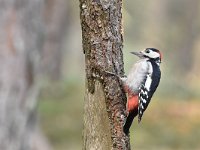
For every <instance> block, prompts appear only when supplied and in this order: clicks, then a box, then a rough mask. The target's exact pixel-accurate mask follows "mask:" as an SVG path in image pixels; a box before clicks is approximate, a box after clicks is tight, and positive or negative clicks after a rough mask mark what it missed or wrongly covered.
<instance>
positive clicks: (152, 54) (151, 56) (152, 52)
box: [146, 51, 160, 58]
mask: <svg viewBox="0 0 200 150" xmlns="http://www.w3.org/2000/svg"><path fill="white" fill-rule="evenodd" d="M146 55H147V56H149V57H150V58H158V57H160V54H159V53H157V52H154V51H150V53H148V54H146Z"/></svg>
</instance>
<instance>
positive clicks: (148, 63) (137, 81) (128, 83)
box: [107, 48, 162, 134]
mask: <svg viewBox="0 0 200 150" xmlns="http://www.w3.org/2000/svg"><path fill="white" fill-rule="evenodd" d="M131 53H132V54H134V55H136V56H138V57H139V58H140V60H139V61H137V62H136V63H135V64H134V65H133V67H132V68H131V70H130V72H129V74H128V76H127V77H126V76H124V77H119V76H118V75H116V76H118V77H119V78H120V79H121V81H122V83H123V86H124V90H125V91H126V92H127V93H128V100H127V114H128V116H127V119H126V122H125V124H124V133H125V134H128V133H129V128H130V127H131V124H132V122H133V119H134V118H135V117H136V116H137V115H138V122H140V121H141V119H142V116H143V114H144V111H145V110H146V109H147V107H148V105H149V103H150V100H151V98H152V96H153V94H154V92H155V91H156V89H157V87H158V85H159V82H160V77H161V72H160V63H161V59H162V55H161V52H160V51H159V50H157V49H155V48H146V49H145V50H143V51H140V52H131ZM107 73H108V74H111V75H115V74H114V73H110V72H107Z"/></svg>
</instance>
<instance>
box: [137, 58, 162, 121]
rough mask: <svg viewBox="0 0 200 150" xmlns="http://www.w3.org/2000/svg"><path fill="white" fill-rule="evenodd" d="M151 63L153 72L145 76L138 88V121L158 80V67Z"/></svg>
mask: <svg viewBox="0 0 200 150" xmlns="http://www.w3.org/2000/svg"><path fill="white" fill-rule="evenodd" d="M151 64H152V67H153V73H152V74H148V75H147V76H146V78H145V81H144V83H143V84H142V85H141V87H140V90H139V105H138V122H140V121H141V119H142V116H143V113H144V111H145V110H146V109H147V106H148V105H149V103H150V101H151V98H152V96H153V94H154V92H155V91H156V89H157V87H158V85H159V82H160V77H161V73H160V68H159V66H158V65H157V64H155V63H153V62H151Z"/></svg>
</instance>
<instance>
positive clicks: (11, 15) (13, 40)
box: [0, 0, 48, 150]
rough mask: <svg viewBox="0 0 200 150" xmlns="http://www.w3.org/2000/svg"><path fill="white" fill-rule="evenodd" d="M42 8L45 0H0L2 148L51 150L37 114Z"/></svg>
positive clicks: (0, 113) (0, 114)
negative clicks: (43, 135)
mask: <svg viewBox="0 0 200 150" xmlns="http://www.w3.org/2000/svg"><path fill="white" fill-rule="evenodd" d="M42 7H43V1H42V0H14V1H13V0H0V14H1V15H0V43H1V44H0V70H1V73H0V149H1V150H46V149H48V148H47V147H48V146H47V145H46V143H45V142H44V139H43V138H42V136H41V133H40V132H39V129H38V127H37V115H36V105H37V99H36V98H37V95H38V91H39V90H38V82H37V81H38V80H37V79H38V73H39V62H40V53H41V48H42V41H43V40H42V37H43V25H42V18H41V16H42V12H41V11H42ZM38 137H39V139H38ZM38 140H40V141H38Z"/></svg>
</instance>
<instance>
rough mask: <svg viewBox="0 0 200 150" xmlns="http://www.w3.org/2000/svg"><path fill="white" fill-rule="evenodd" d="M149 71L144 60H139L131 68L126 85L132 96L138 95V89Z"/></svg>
mask: <svg viewBox="0 0 200 150" xmlns="http://www.w3.org/2000/svg"><path fill="white" fill-rule="evenodd" d="M148 70H149V65H148V62H147V61H146V60H140V61H138V62H137V63H136V64H134V66H133V67H132V68H131V70H130V72H129V74H128V77H127V80H126V85H127V86H128V88H129V90H130V91H131V92H133V94H138V92H139V87H140V86H141V84H142V83H143V82H144V80H145V78H146V75H147V73H148Z"/></svg>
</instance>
